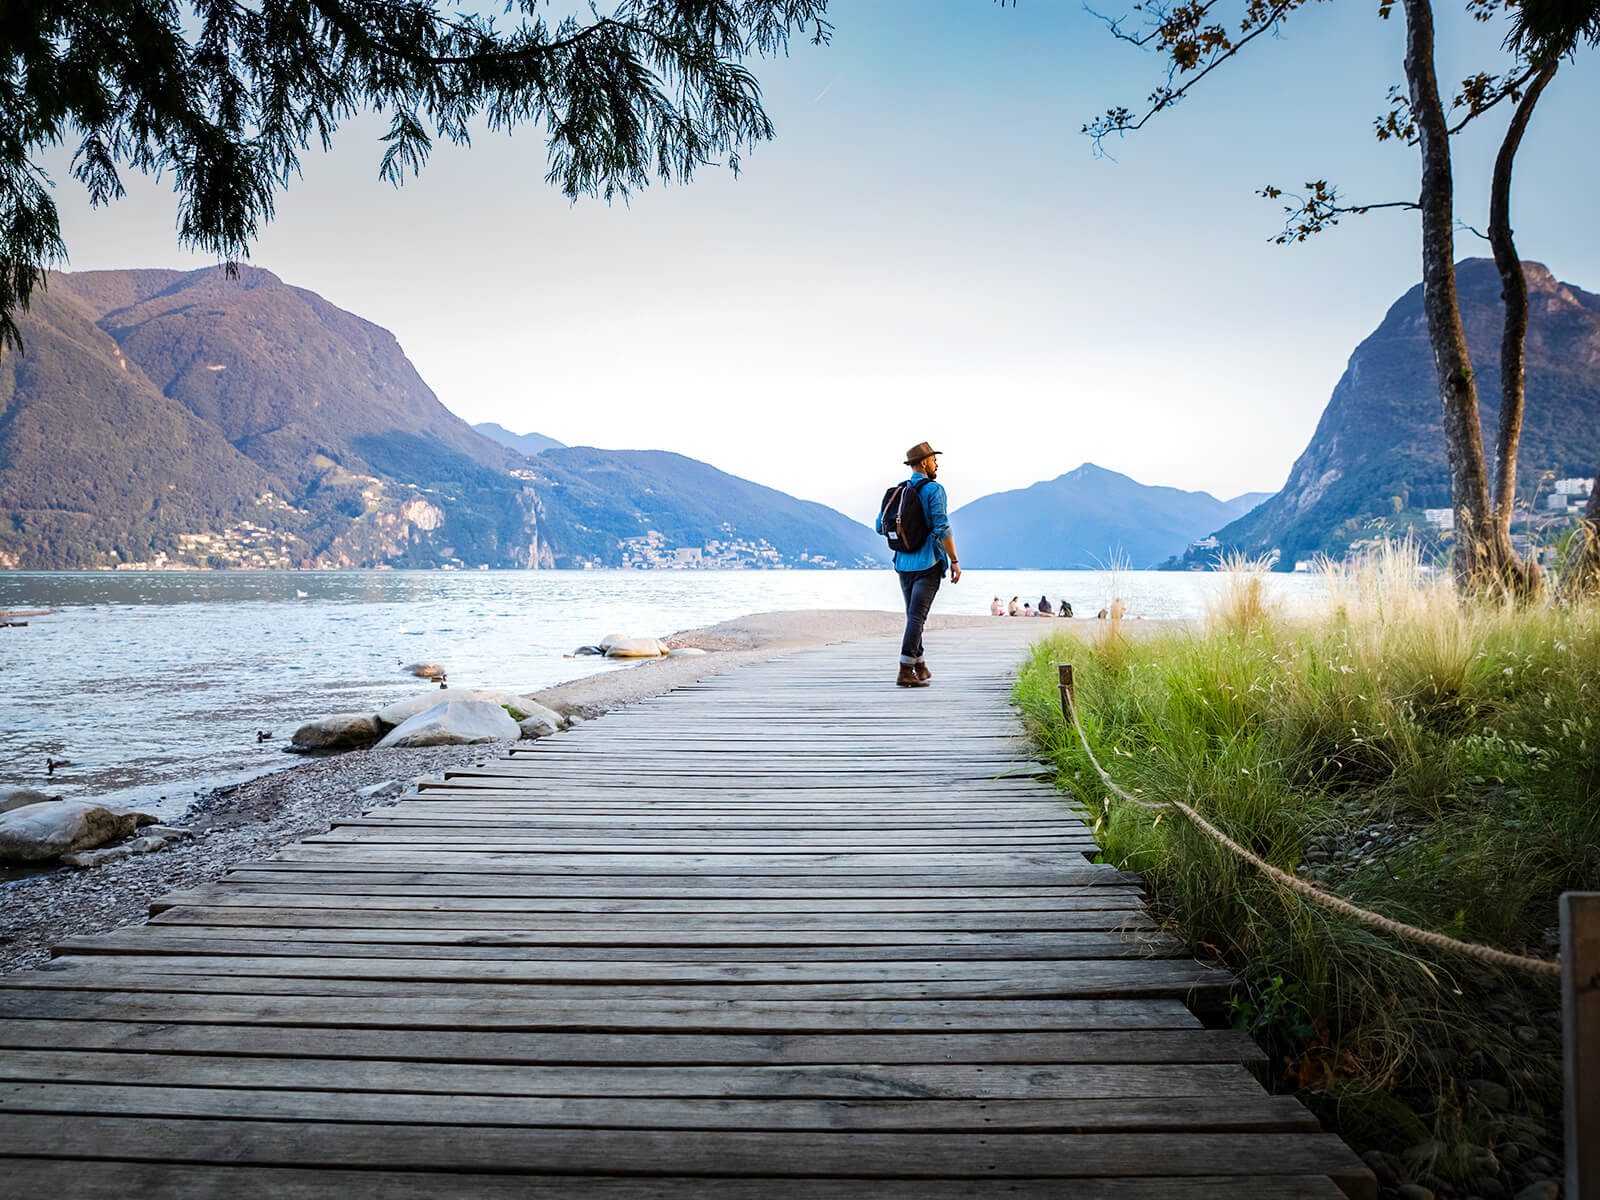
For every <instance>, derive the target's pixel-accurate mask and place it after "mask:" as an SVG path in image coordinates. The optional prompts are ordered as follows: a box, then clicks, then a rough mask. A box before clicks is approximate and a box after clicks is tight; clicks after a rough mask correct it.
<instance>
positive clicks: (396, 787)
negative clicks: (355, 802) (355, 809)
mask: <svg viewBox="0 0 1600 1200" xmlns="http://www.w3.org/2000/svg"><path fill="white" fill-rule="evenodd" d="M405 790H406V785H405V782H404V781H403V780H399V779H385V780H384V781H383V782H382V783H369V784H368V785H367V786H366V787H364V788H357V789H356V795H357V796H359V797H360V798H361V799H362V800H372V801H378V800H393V799H394V798H395V797H396V796H400V795H404V793H405Z"/></svg>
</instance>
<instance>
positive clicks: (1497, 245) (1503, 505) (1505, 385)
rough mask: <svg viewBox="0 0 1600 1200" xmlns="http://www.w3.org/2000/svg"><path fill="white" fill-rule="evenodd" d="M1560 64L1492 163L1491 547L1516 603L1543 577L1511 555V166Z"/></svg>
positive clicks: (1515, 280)
mask: <svg viewBox="0 0 1600 1200" xmlns="http://www.w3.org/2000/svg"><path fill="white" fill-rule="evenodd" d="M1558 65H1559V60H1555V59H1552V60H1551V61H1550V62H1548V63H1546V64H1545V65H1544V66H1543V67H1541V68H1540V69H1539V73H1538V74H1537V75H1535V76H1534V78H1533V80H1532V82H1531V83H1530V84H1529V85H1528V90H1527V91H1526V92H1524V93H1523V96H1522V100H1521V102H1520V103H1518V105H1517V110H1516V112H1515V113H1514V114H1513V115H1512V118H1511V124H1510V126H1509V127H1508V128H1507V129H1506V136H1505V139H1504V140H1503V141H1502V142H1501V143H1500V153H1499V154H1498V155H1497V156H1496V157H1495V160H1494V180H1493V183H1492V185H1491V186H1490V189H1489V245H1490V246H1491V247H1492V248H1493V250H1494V263H1495V266H1496V267H1498V268H1499V270H1500V298H1501V299H1502V300H1504V301H1505V305H1506V314H1505V327H1504V328H1503V330H1502V331H1501V334H1500V430H1499V434H1498V436H1497V438H1496V440H1495V477H1494V542H1495V555H1496V557H1498V558H1499V559H1500V561H1501V562H1502V564H1503V567H1504V582H1505V584H1506V586H1508V587H1509V588H1510V589H1511V590H1512V591H1513V592H1514V593H1515V594H1516V595H1517V596H1518V597H1520V598H1524V599H1525V598H1528V597H1531V596H1533V595H1535V594H1537V593H1538V591H1539V590H1540V587H1541V586H1542V583H1543V574H1542V572H1541V571H1540V570H1539V565H1538V563H1534V562H1529V563H1523V562H1520V561H1519V560H1518V559H1517V555H1516V552H1515V551H1513V550H1512V549H1511V515H1512V509H1513V505H1514V504H1515V501H1516V496H1517V444H1518V442H1519V441H1520V440H1521V438H1522V407H1523V399H1524V394H1525V389H1524V370H1523V364H1524V348H1525V343H1526V341H1527V336H1528V280H1527V278H1526V277H1525V276H1524V275H1523V273H1522V260H1521V259H1520V258H1519V257H1518V256H1517V244H1516V240H1515V238H1514V237H1513V235H1512V232H1511V166H1512V163H1513V162H1514V161H1515V159H1516V157H1517V149H1518V147H1519V146H1520V145H1521V144H1522V134H1523V131H1524V130H1526V129H1527V127H1528V119H1529V118H1530V117H1532V116H1533V108H1534V105H1536V104H1538V103H1539V95H1540V93H1541V92H1543V91H1544V89H1545V85H1546V84H1548V83H1549V82H1550V80H1551V78H1552V77H1553V76H1554V75H1555V73H1556V67H1557V66H1558Z"/></svg>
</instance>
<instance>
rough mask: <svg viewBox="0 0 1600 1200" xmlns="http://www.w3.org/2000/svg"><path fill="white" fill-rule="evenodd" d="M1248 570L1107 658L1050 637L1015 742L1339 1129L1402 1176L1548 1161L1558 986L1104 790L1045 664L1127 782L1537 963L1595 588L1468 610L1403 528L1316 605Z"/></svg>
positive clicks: (1251, 842)
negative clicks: (1237, 852) (1328, 904)
mask: <svg viewBox="0 0 1600 1200" xmlns="http://www.w3.org/2000/svg"><path fill="white" fill-rule="evenodd" d="M1237 565H1239V564H1236V566H1237ZM1258 584H1259V580H1258V579H1257V578H1255V573H1254V572H1252V571H1250V570H1243V571H1238V572H1236V573H1235V575H1234V578H1233V580H1232V584H1231V590H1230V594H1229V595H1226V596H1224V597H1223V598H1222V599H1221V601H1219V603H1218V604H1217V606H1216V608H1215V610H1214V612H1213V614H1212V616H1211V618H1210V619H1209V620H1208V622H1207V623H1206V624H1205V626H1204V627H1202V628H1198V629H1194V630H1190V631H1183V632H1175V633H1174V632H1166V633H1156V634H1154V635H1152V636H1146V637H1131V638H1127V639H1125V640H1124V641H1123V643H1122V644H1120V645H1119V646H1118V647H1117V651H1116V653H1115V654H1114V655H1105V654H1103V653H1102V647H1101V644H1100V642H1099V640H1098V639H1095V640H1090V639H1079V638H1075V637H1072V636H1070V635H1060V634H1058V635H1056V636H1054V637H1052V638H1051V639H1049V640H1047V641H1045V642H1043V643H1041V644H1040V645H1038V646H1036V647H1035V648H1034V650H1033V653H1032V656H1031V658H1030V659H1029V660H1028V661H1027V662H1026V663H1025V664H1024V667H1023V669H1022V671H1021V672H1020V673H1019V680H1018V684H1017V697H1018V700H1019V702H1020V703H1021V705H1022V708H1023V711H1024V713H1025V715H1026V718H1027V720H1028V722H1029V726H1030V729H1031V731H1032V733H1033V736H1034V737H1035V739H1036V741H1037V743H1038V744H1039V745H1040V747H1041V748H1042V749H1043V750H1044V751H1045V752H1046V753H1047V754H1048V756H1049V757H1050V758H1051V759H1052V760H1053V761H1054V763H1055V764H1056V768H1057V772H1058V775H1057V778H1058V782H1059V783H1060V785H1061V786H1062V787H1063V789H1064V790H1066V791H1068V792H1069V793H1070V794H1071V795H1072V797H1073V798H1074V800H1075V801H1076V802H1077V803H1078V804H1079V805H1080V806H1081V807H1082V809H1083V811H1084V812H1085V814H1086V816H1087V819H1088V820H1089V821H1091V822H1092V823H1094V825H1095V827H1096V830H1097V834H1098V837H1099V840H1100V843H1101V845H1102V847H1103V854H1104V856H1105V858H1106V860H1107V861H1110V862H1112V863H1115V864H1116V865H1118V866H1120V867H1126V868H1128V869H1130V870H1134V871H1138V872H1141V873H1142V874H1143V875H1144V877H1145V880H1146V882H1147V884H1148V886H1149V888H1150V891H1151V894H1152V897H1153V901H1154V907H1155V909H1156V910H1157V913H1158V916H1160V917H1161V918H1162V919H1164V920H1165V921H1166V922H1167V924H1168V925H1169V927H1170V928H1171V929H1172V930H1173V931H1174V932H1175V933H1177V934H1178V935H1179V936H1181V937H1183V938H1185V939H1186V940H1187V941H1188V942H1189V943H1191V944H1192V945H1193V946H1195V947H1196V948H1197V951H1199V952H1200V953H1204V954H1212V955H1218V956H1220V957H1221V958H1222V959H1223V960H1224V961H1226V962H1227V963H1228V964H1229V965H1230V966H1232V967H1233V968H1234V969H1235V970H1236V972H1237V973H1238V975H1239V977H1240V978H1241V980H1242V983H1243V989H1242V994H1241V995H1240V997H1239V998H1238V999H1236V1001H1235V1004H1234V1009H1233V1014H1232V1015H1233V1018H1234V1022H1235V1024H1237V1025H1239V1026H1240V1027H1242V1028H1248V1029H1250V1031H1251V1032H1252V1033H1253V1034H1255V1035H1256V1036H1257V1038H1258V1040H1260V1041H1261V1042H1262V1044H1263V1045H1264V1046H1265V1047H1266V1048H1267V1049H1268V1050H1269V1051H1270V1052H1271V1053H1273V1054H1274V1055H1275V1057H1276V1061H1277V1065H1278V1072H1279V1082H1280V1083H1281V1085H1282V1086H1283V1087H1284V1088H1285V1089H1286V1090H1293V1091H1297V1092H1299V1093H1300V1094H1301V1095H1302V1096H1303V1097H1305V1098H1306V1099H1307V1100H1308V1101H1309V1102H1311V1103H1312V1104H1313V1105H1314V1106H1315V1107H1317V1108H1319V1109H1320V1110H1321V1111H1322V1112H1323V1113H1324V1114H1326V1115H1327V1116H1328V1117H1329V1118H1330V1119H1331V1120H1333V1121H1335V1122H1336V1123H1337V1124H1338V1125H1339V1127H1340V1128H1341V1130H1342V1131H1343V1132H1344V1133H1345V1134H1346V1136H1347V1137H1348V1138H1349V1139H1350V1140H1351V1141H1352V1142H1354V1143H1355V1144H1356V1145H1357V1147H1358V1148H1359V1149H1363V1150H1364V1149H1367V1148H1379V1149H1385V1150H1389V1151H1393V1152H1395V1153H1397V1154H1404V1153H1407V1152H1409V1153H1410V1155H1411V1158H1410V1159H1409V1160H1407V1161H1408V1162H1411V1163H1412V1166H1413V1170H1414V1176H1413V1177H1414V1178H1417V1179H1418V1180H1419V1181H1421V1182H1425V1183H1427V1182H1429V1181H1430V1180H1431V1181H1433V1185H1444V1186H1448V1187H1450V1188H1452V1189H1457V1188H1459V1187H1461V1186H1462V1185H1470V1184H1471V1182H1472V1180H1473V1179H1474V1178H1477V1177H1480V1176H1482V1175H1484V1174H1485V1173H1486V1172H1487V1171H1488V1167H1487V1165H1486V1164H1487V1163H1488V1162H1489V1159H1487V1158H1485V1154H1486V1153H1488V1154H1492V1155H1494V1156H1497V1158H1496V1161H1498V1162H1499V1163H1500V1164H1501V1165H1502V1166H1503V1167H1504V1169H1505V1174H1503V1175H1501V1177H1500V1178H1501V1180H1502V1181H1507V1180H1508V1179H1510V1178H1513V1177H1515V1176H1516V1175H1517V1173H1518V1170H1520V1168H1516V1169H1514V1168H1513V1164H1515V1163H1517V1162H1527V1161H1530V1160H1533V1161H1536V1159H1537V1156H1540V1155H1542V1156H1544V1157H1545V1158H1548V1159H1549V1160H1550V1161H1552V1162H1559V1161H1560V1141H1561V1129H1560V1124H1561V1091H1560V1087H1561V1084H1560V1081H1561V1066H1560V1053H1561V1040H1560V1039H1561V1026H1560V999H1559V995H1558V993H1557V989H1556V987H1555V985H1554V981H1553V979H1551V978H1550V977H1546V976H1535V975H1531V974H1523V973H1519V972H1500V971H1497V970H1494V969H1491V968H1488V967H1486V966H1484V965H1483V964H1481V963H1480V962H1478V961H1477V960H1472V959H1467V958H1462V957H1459V956H1448V955H1442V954H1439V953H1437V952H1435V951H1433V950H1431V949H1427V948H1424V947H1422V946H1420V945H1417V944H1415V943H1411V942H1408V941H1404V940H1401V939H1397V938H1394V937H1391V936H1389V935H1387V934H1385V933H1383V932H1380V931H1378V930H1375V929H1372V928H1369V927H1367V926H1364V925H1361V924H1358V923H1356V922H1353V921H1351V920H1349V919H1347V918H1346V917H1344V916H1342V915H1340V914H1337V913H1334V912H1332V911H1330V910H1327V909H1324V908H1321V907H1318V906H1315V905H1314V904H1311V903H1310V902H1308V901H1306V900H1304V899H1301V898H1300V897H1297V896H1296V895H1294V894H1293V893H1291V892H1289V891H1287V889H1284V888H1282V887H1281V886H1279V885H1277V884H1275V883H1273V882H1271V881H1270V880H1268V879H1266V878H1265V877H1263V876H1262V875H1261V874H1260V873H1259V872H1257V871H1256V870H1255V869H1254V868H1252V867H1250V866H1248V865H1247V864H1244V863H1242V862H1240V861H1238V860H1237V859H1236V858H1235V857H1234V856H1233V855H1231V854H1230V853H1229V852H1228V851H1226V850H1225V849H1223V848H1221V847H1219V846H1217V845H1216V844H1214V843H1213V842H1212V841H1211V840H1210V839H1209V838H1208V837H1206V836H1205V835H1204V834H1203V833H1201V832H1199V831H1197V830H1196V829H1195V828H1194V827H1193V826H1192V825H1191V824H1190V823H1189V822H1188V821H1186V820H1185V819H1183V818H1182V817H1181V816H1180V815H1179V814H1177V813H1175V812H1169V813H1167V814H1164V815H1163V816H1162V817H1161V818H1160V819H1159V821H1157V820H1156V818H1155V814H1153V813H1150V812H1146V811H1142V810H1139V809H1137V808H1135V807H1134V806H1132V805H1126V804H1123V803H1120V802H1119V801H1118V800H1117V799H1115V798H1114V797H1112V796H1110V795H1109V794H1108V793H1107V792H1106V790H1105V789H1104V787H1103V786H1102V784H1101V783H1100V781H1099V779H1098V777H1097V776H1096V774H1095V773H1094V771H1093V768H1092V767H1091V766H1090V764H1089V761H1088V759H1087V757H1086V756H1085V755H1084V754H1083V752H1082V750H1081V748H1080V746H1079V744H1078V741H1077V737H1076V734H1075V733H1074V732H1073V731H1072V730H1071V729H1070V727H1068V726H1066V725H1065V724H1064V722H1063V720H1062V716H1061V713H1060V709H1059V707H1058V703H1057V693H1056V680H1055V664H1056V663H1058V662H1071V663H1073V664H1074V666H1075V668H1076V679H1077V694H1078V698H1079V712H1080V718H1081V721H1082V724H1083V726H1084V730H1085V733H1086V735H1087V737H1088V738H1089V740H1090V742H1091V744H1092V745H1093V747H1094V751H1095V755H1096V757H1098V758H1099V760H1100V761H1101V763H1102V764H1103V765H1104V766H1105V767H1106V769H1107V771H1108V772H1109V773H1110V774H1111V775H1112V777H1113V778H1115V779H1116V780H1117V781H1118V783H1119V784H1120V785H1121V786H1122V787H1124V788H1126V789H1127V790H1129V791H1132V792H1134V793H1135V794H1138V795H1142V796H1143V797H1145V798H1147V799H1150V800H1152V801H1156V800H1162V799H1179V800H1183V801H1185V802H1187V803H1188V804H1190V805H1192V806H1194V807H1195V808H1197V809H1198V810H1199V811H1200V812H1202V813H1203V814H1205V815H1206V816H1207V817H1208V819H1210V820H1212V821H1213V822H1215V823H1216V824H1217V825H1219V826H1220V827H1221V828H1223V829H1224V830H1225V831H1226V832H1228V833H1229V834H1230V835H1231V836H1233V837H1234V838H1235V839H1237V840H1238V841H1240V842H1242V843H1243V844H1245V845H1246V846H1248V847H1250V848H1251V849H1252V850H1254V851H1255V852H1256V853H1257V854H1259V855H1261V856H1262V857H1264V858H1266V859H1267V860H1268V861H1269V862H1271V863H1273V864H1274V865H1276V866H1278V867H1279V868H1281V869H1283V870H1285V871H1288V872H1290V873H1299V874H1300V875H1301V876H1302V877H1303V878H1309V879H1311V880H1313V881H1314V882H1316V883H1317V884H1318V885H1319V886H1321V887H1323V888H1325V889H1328V890H1330V891H1333V892H1335V893H1337V894H1339V895H1341V896H1344V897H1345V898H1347V899H1349V900H1352V901H1354V902H1355V903H1357V904H1359V905H1361V906H1363V907H1366V908H1369V909H1372V910H1374V911H1376V912H1379V913H1382V914H1383V915H1385V916H1389V917H1393V918H1396V919H1398V920H1401V921H1405V922H1409V923H1411V924H1413V925H1416V926H1419V927H1421V928H1424V929H1432V930H1437V931H1440V932H1443V933H1446V934H1450V935H1452V936H1455V937H1458V938H1461V939H1464V940H1467V941H1471V942H1479V943H1483V944H1487V945H1490V946H1494V947H1497V948H1500V949H1504V950H1509V951H1512V952H1515V953H1523V954H1532V955H1535V956H1539V955H1543V956H1548V955H1550V954H1551V953H1553V951H1554V938H1555V929H1556V925H1557V902H1558V899H1559V896H1560V894H1561V893H1562V892H1563V891H1567V890H1596V889H1597V888H1600V606H1595V605H1589V606H1579V605H1573V606H1567V607H1549V608H1531V609H1530V608H1527V607H1522V608H1516V607H1513V606H1511V605H1502V604H1495V603H1490V602H1477V601H1473V602H1466V603H1463V602H1462V600H1461V599H1460V597H1459V596H1458V594H1457V593H1456V592H1455V591H1454V589H1453V588H1452V587H1451V586H1450V584H1449V582H1448V581H1447V580H1443V579H1434V578H1430V577H1428V576H1427V575H1425V574H1424V573H1423V572H1422V571H1421V570H1420V568H1419V567H1418V565H1417V563H1416V559H1415V556H1414V555H1412V554H1408V553H1407V552H1406V551H1405V550H1404V549H1403V548H1400V549H1391V550H1390V551H1389V552H1388V554H1387V555H1386V556H1385V557H1382V558H1380V559H1378V560H1375V561H1368V562H1366V563H1359V564H1351V565H1347V566H1342V567H1338V568H1330V578H1329V585H1330V593H1331V602H1330V605H1329V606H1328V608H1327V609H1326V610H1325V611H1322V612H1319V613H1318V614H1316V615H1313V616H1302V617H1299V618H1296V617H1294V616H1293V615H1290V614H1287V613H1284V612H1281V611H1274V610H1273V609H1272V608H1271V607H1270V605H1264V604H1263V603H1262V599H1261V592H1260V590H1259V586H1258ZM1419 1147H1420V1148H1421V1149H1419ZM1466 1190H1467V1191H1468V1192H1471V1191H1473V1190H1474V1189H1473V1188H1472V1187H1471V1186H1467V1188H1466ZM1513 1190H1516V1189H1515V1188H1513ZM1485 1194H1487V1193H1485Z"/></svg>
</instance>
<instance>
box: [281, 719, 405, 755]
mask: <svg viewBox="0 0 1600 1200" xmlns="http://www.w3.org/2000/svg"><path fill="white" fill-rule="evenodd" d="M382 732H383V728H382V726H380V725H379V724H378V718H377V717H375V716H373V715H372V714H371V713H334V714H333V716H331V717H321V718H319V719H318V720H315V721H308V722H307V723H306V724H304V725H302V726H300V728H299V729H296V730H295V731H294V737H292V738H290V739H289V740H290V741H291V742H292V743H293V745H292V746H291V749H295V750H343V749H345V748H346V747H349V746H365V745H366V744H367V743H368V742H371V741H373V740H375V739H376V738H377V737H378V735H379V734H381V733H382Z"/></svg>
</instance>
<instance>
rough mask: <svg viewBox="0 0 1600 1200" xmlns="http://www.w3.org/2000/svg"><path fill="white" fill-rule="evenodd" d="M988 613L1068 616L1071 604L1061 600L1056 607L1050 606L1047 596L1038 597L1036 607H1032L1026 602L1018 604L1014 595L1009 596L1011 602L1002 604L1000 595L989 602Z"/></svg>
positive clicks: (997, 615)
mask: <svg viewBox="0 0 1600 1200" xmlns="http://www.w3.org/2000/svg"><path fill="white" fill-rule="evenodd" d="M989 615H990V616H991V617H1070V616H1071V615H1072V605H1071V604H1070V603H1068V602H1067V601H1065V600H1062V601H1061V602H1060V603H1059V604H1058V605H1057V607H1056V608H1051V607H1050V597H1049V596H1040V597H1039V607H1038V608H1034V606H1033V605H1031V604H1027V603H1024V604H1021V605H1019V604H1018V603H1017V597H1015V596H1013V597H1011V603H1010V604H1009V605H1008V604H1002V603H1001V602H1000V597H999V596H996V597H995V598H994V599H993V600H992V601H991V602H990V604H989Z"/></svg>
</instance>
